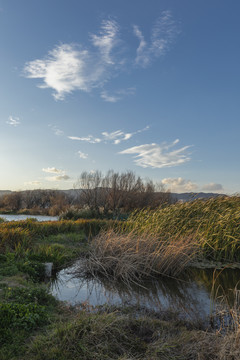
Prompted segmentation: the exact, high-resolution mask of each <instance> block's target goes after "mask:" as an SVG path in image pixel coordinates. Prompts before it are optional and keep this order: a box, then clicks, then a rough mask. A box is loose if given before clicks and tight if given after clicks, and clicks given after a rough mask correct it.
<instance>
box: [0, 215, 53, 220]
mask: <svg viewBox="0 0 240 360" xmlns="http://www.w3.org/2000/svg"><path fill="white" fill-rule="evenodd" d="M0 218H3V219H5V220H6V221H19V220H27V219H30V218H31V219H32V218H34V219H37V221H56V220H58V216H44V215H8V214H0Z"/></svg>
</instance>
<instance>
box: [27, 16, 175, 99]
mask: <svg viewBox="0 0 240 360" xmlns="http://www.w3.org/2000/svg"><path fill="white" fill-rule="evenodd" d="M133 32H134V35H135V36H137V38H138V39H139V46H138V47H137V50H136V52H137V54H136V58H135V60H133V59H132V57H131V56H130V55H129V54H127V53H126V49H127V46H126V43H125V42H124V41H123V40H121V39H120V26H119V25H118V23H117V22H116V21H115V20H112V19H110V20H104V21H102V24H101V27H100V30H99V32H98V33H97V34H90V42H89V44H88V45H87V46H85V47H84V46H82V45H81V44H71V43H63V44H60V45H56V46H55V47H54V48H53V49H52V50H51V51H49V52H48V54H47V55H46V56H45V57H43V58H39V59H35V60H32V61H29V62H27V63H26V64H25V67H24V75H25V77H27V78H31V79H40V80H41V83H40V84H39V85H38V86H39V87H40V88H49V89H52V90H53V96H54V98H55V99H56V100H63V99H64V98H65V96H66V95H68V94H70V93H72V92H73V91H76V90H79V91H83V92H91V91H92V90H93V89H95V88H101V92H100V96H101V98H102V99H103V100H104V101H107V102H112V103H114V102H116V101H119V100H120V99H122V98H123V97H124V96H126V95H131V94H132V93H133V90H131V89H132V88H129V89H127V90H120V91H119V90H117V91H113V92H112V93H111V94H109V92H108V91H106V90H105V89H104V86H105V84H106V83H107V82H109V81H110V79H111V78H114V77H116V76H118V75H119V72H121V71H126V66H127V71H128V72H129V70H132V68H134V67H135V66H133V63H135V65H136V64H137V65H139V66H141V67H146V66H147V65H149V64H150V63H151V61H152V60H153V59H154V58H157V57H159V56H161V55H164V54H165V52H166V51H167V50H168V48H169V45H170V44H171V42H172V41H173V39H174V37H175V35H176V34H177V29H176V24H175V22H174V20H173V19H172V16H171V13H170V12H169V11H165V12H163V13H162V15H161V16H160V18H159V19H158V20H157V22H156V24H155V26H154V27H153V29H152V35H151V40H150V41H149V42H148V43H147V41H145V39H144V35H143V34H142V32H141V30H140V28H139V27H138V26H137V25H134V26H133ZM131 67H132V68H131ZM134 91H135V90H134Z"/></svg>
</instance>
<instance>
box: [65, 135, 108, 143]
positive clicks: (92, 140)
mask: <svg viewBox="0 0 240 360" xmlns="http://www.w3.org/2000/svg"><path fill="white" fill-rule="evenodd" d="M68 139H70V140H76V141H85V142H88V143H90V144H97V143H100V142H101V141H102V140H101V139H99V138H96V137H94V136H92V135H88V136H83V137H79V136H68Z"/></svg>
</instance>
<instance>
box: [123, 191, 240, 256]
mask: <svg viewBox="0 0 240 360" xmlns="http://www.w3.org/2000/svg"><path fill="white" fill-rule="evenodd" d="M123 231H134V232H135V233H136V234H142V233H149V234H152V235H154V236H159V237H161V238H162V237H167V238H169V237H173V238H174V237H182V236H187V237H188V236H192V237H194V238H195V239H196V241H198V242H199V243H201V246H202V248H203V250H204V254H205V256H207V257H210V258H214V259H216V260H230V261H239V260H240V197H239V196H233V197H218V198H212V199H209V200H195V201H193V202H186V203H177V204H174V205H171V206H168V207H165V208H163V209H161V208H160V209H158V210H152V211H151V210H147V209H145V210H142V211H140V212H135V213H133V214H132V215H131V216H130V218H129V220H128V221H127V222H126V223H124V224H123Z"/></svg>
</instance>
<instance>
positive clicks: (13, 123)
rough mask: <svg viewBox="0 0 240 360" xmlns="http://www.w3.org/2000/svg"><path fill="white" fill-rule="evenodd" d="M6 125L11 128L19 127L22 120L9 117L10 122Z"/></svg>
mask: <svg viewBox="0 0 240 360" xmlns="http://www.w3.org/2000/svg"><path fill="white" fill-rule="evenodd" d="M6 123H7V124H8V125H11V126H18V125H19V124H21V122H20V119H19V118H18V117H16V116H15V117H13V116H11V115H10V116H9V117H8V120H7V121H6Z"/></svg>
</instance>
